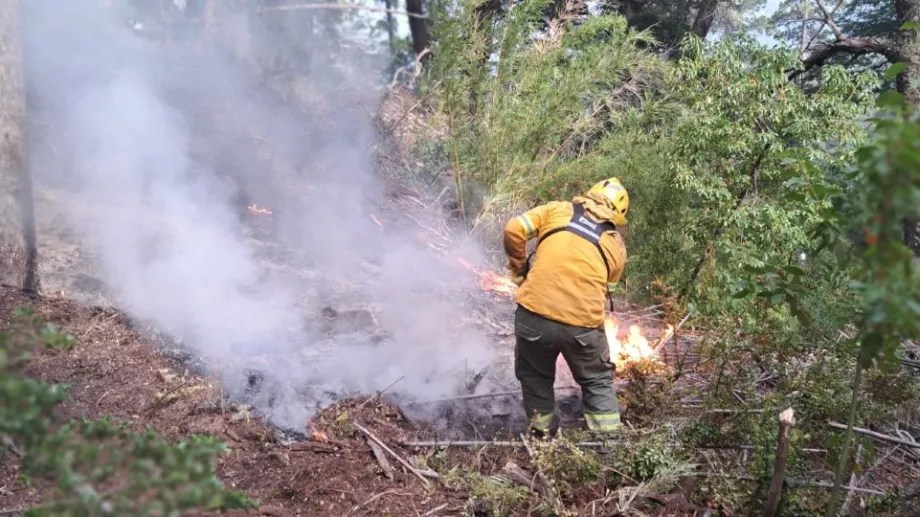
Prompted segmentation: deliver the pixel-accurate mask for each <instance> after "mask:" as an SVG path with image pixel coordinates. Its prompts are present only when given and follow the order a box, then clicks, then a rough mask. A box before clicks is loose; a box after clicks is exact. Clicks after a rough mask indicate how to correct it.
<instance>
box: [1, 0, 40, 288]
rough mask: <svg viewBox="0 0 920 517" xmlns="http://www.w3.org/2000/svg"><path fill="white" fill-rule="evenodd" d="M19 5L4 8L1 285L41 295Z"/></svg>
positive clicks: (7, 4)
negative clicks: (29, 165)
mask: <svg viewBox="0 0 920 517" xmlns="http://www.w3.org/2000/svg"><path fill="white" fill-rule="evenodd" d="M25 116H26V99H25V86H24V83H23V71H22V43H21V40H20V34H19V2H18V1H16V0H5V1H2V2H0V283H3V284H7V285H13V286H16V287H19V288H21V289H25V290H27V291H32V292H37V291H38V272H37V266H38V252H37V248H36V242H35V240H36V239H35V220H34V217H33V205H32V203H33V201H32V179H31V177H30V175H29V171H28V168H27V165H26V154H25Z"/></svg>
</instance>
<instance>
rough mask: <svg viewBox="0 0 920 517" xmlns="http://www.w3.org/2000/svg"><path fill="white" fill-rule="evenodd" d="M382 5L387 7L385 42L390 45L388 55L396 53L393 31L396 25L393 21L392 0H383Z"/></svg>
mask: <svg viewBox="0 0 920 517" xmlns="http://www.w3.org/2000/svg"><path fill="white" fill-rule="evenodd" d="M384 5H385V6H386V8H387V42H388V43H389V45H390V55H391V56H392V55H395V54H396V46H395V40H396V36H395V34H394V32H395V31H396V25H395V24H394V23H393V13H392V10H393V0H384Z"/></svg>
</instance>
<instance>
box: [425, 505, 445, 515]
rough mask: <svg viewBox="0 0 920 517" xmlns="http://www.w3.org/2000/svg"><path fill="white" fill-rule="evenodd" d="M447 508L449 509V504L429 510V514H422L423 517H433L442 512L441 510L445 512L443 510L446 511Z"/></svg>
mask: <svg viewBox="0 0 920 517" xmlns="http://www.w3.org/2000/svg"><path fill="white" fill-rule="evenodd" d="M445 508H447V503H444V504H442V505H441V506H435V507H434V508H432V509H430V510H428V511H427V512H425V513H423V514H422V517H431V516H432V515H435V514H436V513H438V512H440V511H441V510H443V509H445Z"/></svg>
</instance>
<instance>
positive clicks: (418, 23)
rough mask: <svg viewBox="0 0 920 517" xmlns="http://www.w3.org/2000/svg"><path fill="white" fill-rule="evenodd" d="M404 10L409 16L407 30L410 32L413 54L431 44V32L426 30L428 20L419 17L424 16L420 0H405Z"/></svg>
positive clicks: (419, 52) (420, 51)
mask: <svg viewBox="0 0 920 517" xmlns="http://www.w3.org/2000/svg"><path fill="white" fill-rule="evenodd" d="M406 11H407V12H408V13H409V14H410V15H416V16H409V32H410V33H411V34H412V49H413V50H415V54H416V55H418V54H421V53H422V51H424V50H425V49H426V48H428V45H430V44H431V33H430V32H428V20H426V19H425V18H419V16H424V15H425V12H424V9H423V4H422V0H406Z"/></svg>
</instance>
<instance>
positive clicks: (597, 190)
mask: <svg viewBox="0 0 920 517" xmlns="http://www.w3.org/2000/svg"><path fill="white" fill-rule="evenodd" d="M588 194H598V195H599V196H600V197H602V198H603V199H604V201H606V202H607V206H608V207H609V208H610V209H611V210H613V219H612V220H613V224H615V225H617V226H625V225H626V212H627V211H629V194H628V193H627V192H626V187H624V186H623V184H622V183H620V179H619V178H609V179H605V180H603V181H599V182H597V183H596V184H595V185H594V186H593V187H591V189H590V190H588Z"/></svg>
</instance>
